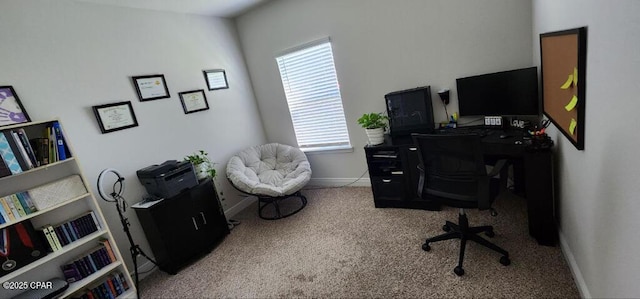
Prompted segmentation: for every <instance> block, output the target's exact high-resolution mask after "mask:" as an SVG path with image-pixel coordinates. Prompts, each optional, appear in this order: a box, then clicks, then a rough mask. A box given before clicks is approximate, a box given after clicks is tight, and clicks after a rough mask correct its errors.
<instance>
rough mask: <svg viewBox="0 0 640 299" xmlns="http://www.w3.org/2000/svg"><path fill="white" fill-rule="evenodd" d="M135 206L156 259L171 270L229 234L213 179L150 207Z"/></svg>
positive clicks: (209, 249)
mask: <svg viewBox="0 0 640 299" xmlns="http://www.w3.org/2000/svg"><path fill="white" fill-rule="evenodd" d="M134 208H135V211H136V215H138V219H139V220H140V224H141V225H142V228H143V230H144V233H145V235H146V236H147V240H148V241H149V245H150V246H151V250H152V251H153V255H154V256H155V259H156V262H158V264H159V265H160V269H161V270H163V271H165V272H167V273H170V274H175V273H177V270H178V269H179V268H181V267H182V266H185V265H186V264H187V263H188V262H190V261H191V260H193V259H194V258H197V257H199V256H201V255H203V254H206V253H208V252H210V251H211V250H212V249H213V248H214V246H215V245H216V244H218V243H219V242H220V241H221V240H222V239H223V238H224V237H225V236H226V235H227V234H229V228H228V226H227V220H226V218H225V216H224V213H223V211H222V207H221V206H220V203H219V200H218V197H217V192H216V190H215V187H214V185H213V181H211V180H205V181H203V182H200V184H199V185H198V186H196V187H194V188H192V189H190V190H187V191H184V192H182V193H180V194H178V195H176V196H174V197H171V198H167V199H164V200H161V201H159V202H157V203H156V204H154V205H152V206H149V207H147V208H141V207H136V206H134Z"/></svg>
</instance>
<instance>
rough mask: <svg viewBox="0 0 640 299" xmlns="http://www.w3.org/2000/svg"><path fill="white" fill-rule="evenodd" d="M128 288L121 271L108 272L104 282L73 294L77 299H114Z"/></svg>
mask: <svg viewBox="0 0 640 299" xmlns="http://www.w3.org/2000/svg"><path fill="white" fill-rule="evenodd" d="M128 289H129V284H128V283H127V280H126V279H125V277H124V275H123V274H122V273H121V272H116V273H112V274H109V275H108V276H107V278H106V279H105V281H104V282H102V283H101V284H99V285H97V286H95V287H93V288H90V289H88V290H86V291H85V292H84V293H82V294H79V295H77V296H74V297H72V298H77V299H114V298H117V297H118V296H120V295H122V294H123V293H124V292H126V291H127V290H128Z"/></svg>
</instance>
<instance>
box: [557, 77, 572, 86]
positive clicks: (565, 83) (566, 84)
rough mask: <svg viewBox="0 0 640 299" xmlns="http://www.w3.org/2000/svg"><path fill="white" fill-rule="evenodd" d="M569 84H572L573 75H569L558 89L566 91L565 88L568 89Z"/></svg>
mask: <svg viewBox="0 0 640 299" xmlns="http://www.w3.org/2000/svg"><path fill="white" fill-rule="evenodd" d="M571 83H573V75H569V78H567V81H566V82H564V84H562V86H560V88H562V89H567V88H569V86H571Z"/></svg>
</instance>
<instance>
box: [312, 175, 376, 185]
mask: <svg viewBox="0 0 640 299" xmlns="http://www.w3.org/2000/svg"><path fill="white" fill-rule="evenodd" d="M345 185H348V186H349V187H371V180H370V179H369V178H368V177H362V178H360V179H358V178H315V179H314V178H312V179H311V180H310V181H309V183H308V184H307V186H310V187H311V186H313V187H341V186H345Z"/></svg>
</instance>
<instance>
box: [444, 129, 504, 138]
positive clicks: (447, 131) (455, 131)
mask: <svg viewBox="0 0 640 299" xmlns="http://www.w3.org/2000/svg"><path fill="white" fill-rule="evenodd" d="M437 132H438V134H444V135H468V134H477V135H480V136H481V137H485V136H487V135H491V134H493V132H495V130H493V129H488V128H484V127H458V128H455V129H454V128H450V129H439V130H438V131H437Z"/></svg>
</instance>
